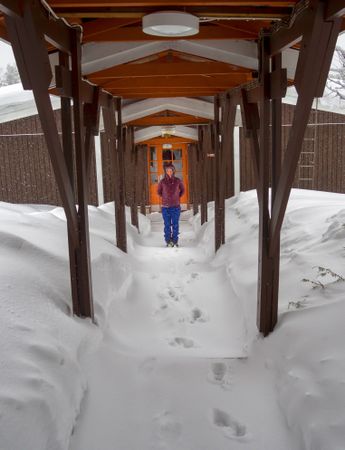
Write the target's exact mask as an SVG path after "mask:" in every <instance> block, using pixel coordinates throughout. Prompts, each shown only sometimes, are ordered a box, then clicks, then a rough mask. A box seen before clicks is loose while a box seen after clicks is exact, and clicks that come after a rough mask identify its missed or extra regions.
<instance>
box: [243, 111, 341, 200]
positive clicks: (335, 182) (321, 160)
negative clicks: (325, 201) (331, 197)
mask: <svg viewBox="0 0 345 450" xmlns="http://www.w3.org/2000/svg"><path fill="white" fill-rule="evenodd" d="M294 109H295V107H294V106H291V105H283V132H282V142H283V150H284V149H285V148H286V145H287V142H288V138H289V133H290V129H291V124H292V120H293V113H294ZM344 150H345V115H341V114H335V113H330V112H325V111H319V110H312V111H311V113H310V117H309V123H308V126H307V129H306V132H305V135H304V141H303V147H302V152H301V156H300V159H299V163H298V167H297V170H296V175H295V180H294V183H293V187H296V188H302V189H303V188H304V189H315V190H319V191H328V192H340V193H345V151H344ZM240 186H241V191H247V190H249V189H253V188H254V187H255V179H254V171H253V166H252V158H251V153H250V144H249V139H246V138H245V137H244V133H243V128H241V129H240Z"/></svg>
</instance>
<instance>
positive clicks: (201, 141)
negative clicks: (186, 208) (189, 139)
mask: <svg viewBox="0 0 345 450" xmlns="http://www.w3.org/2000/svg"><path fill="white" fill-rule="evenodd" d="M205 131H206V125H205V126H199V127H198V153H199V157H200V180H202V181H201V182H200V184H199V187H200V219H201V225H203V224H204V223H205V222H207V165H206V164H207V151H206V142H205V138H206V136H205V135H206V132H205Z"/></svg>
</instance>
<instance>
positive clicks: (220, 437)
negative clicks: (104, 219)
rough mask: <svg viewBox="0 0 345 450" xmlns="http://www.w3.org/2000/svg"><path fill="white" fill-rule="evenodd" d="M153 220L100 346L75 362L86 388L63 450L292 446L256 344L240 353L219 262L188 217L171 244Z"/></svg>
mask: <svg viewBox="0 0 345 450" xmlns="http://www.w3.org/2000/svg"><path fill="white" fill-rule="evenodd" d="M157 218H158V220H157ZM152 219H153V221H152V230H151V233H150V234H149V235H146V236H143V237H139V239H138V241H137V242H136V243H135V251H131V252H130V255H129V259H130V264H131V266H132V280H131V283H130V284H129V288H128V290H127V291H126V292H124V293H123V296H122V297H121V298H117V299H116V300H115V301H114V302H113V304H112V307H111V310H110V314H109V321H108V328H107V332H106V334H105V337H104V339H103V342H102V344H101V346H100V348H99V349H98V350H97V351H96V352H94V353H92V354H89V355H88V356H87V357H86V358H85V359H84V361H82V364H83V366H84V369H85V371H86V374H87V379H88V393H87V395H86V397H85V399H84V402H83V404H82V412H81V414H80V417H79V420H78V423H77V424H76V427H75V431H74V434H73V436H72V439H71V444H70V450H115V449H116V450H156V449H157V450H163V449H164V450H223V449H224V450H225V449H246V450H267V449H275V450H292V449H294V450H295V449H296V448H297V447H296V446H295V445H294V443H293V442H292V436H291V435H290V434H289V432H288V430H287V427H286V423H285V422H284V419H283V417H282V414H281V411H280V410H279V407H278V405H277V402H276V392H275V387H274V379H273V374H272V371H271V370H269V368H267V367H266V366H265V363H264V361H265V360H266V358H265V355H263V354H262V351H263V350H262V348H263V347H262V346H261V345H260V343H258V344H254V346H253V347H252V353H251V356H250V357H249V358H247V351H248V350H247V345H248V342H247V339H248V337H247V335H246V323H245V317H244V313H243V310H242V306H241V301H240V299H239V298H237V297H236V294H235V292H234V291H233V290H232V285H231V282H230V279H229V276H228V275H227V274H226V271H225V268H224V266H218V267H216V266H215V265H212V264H211V263H210V261H209V260H208V258H207V256H206V254H205V252H204V251H203V247H202V244H201V243H200V242H199V243H198V242H197V240H196V239H195V235H194V232H193V230H192V227H191V226H190V224H189V223H188V222H187V221H181V238H180V243H181V247H179V248H173V249H171V248H165V247H163V243H162V223H161V221H160V220H159V215H153V216H152Z"/></svg>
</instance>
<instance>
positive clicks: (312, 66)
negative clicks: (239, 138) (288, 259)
mask: <svg viewBox="0 0 345 450" xmlns="http://www.w3.org/2000/svg"><path fill="white" fill-rule="evenodd" d="M324 12H325V4H324V3H323V2H321V1H319V2H318V5H317V8H315V10H314V14H313V23H312V28H311V30H309V31H308V33H307V35H308V40H307V41H305V43H306V45H307V47H306V49H305V50H303V51H302V52H301V54H300V57H299V59H301V58H303V60H301V61H300V60H299V61H298V66H297V67H298V70H297V71H296V83H297V86H298V92H299V95H298V100H297V105H296V108H295V114H294V118H293V123H292V128H291V131H290V137H289V142H288V144H287V149H286V152H285V157H284V161H283V170H282V173H281V176H280V179H279V183H278V186H277V193H276V197H275V201H274V205H273V210H272V222H271V229H270V236H271V240H270V255H272V254H273V253H274V251H275V249H276V248H277V246H278V243H279V233H280V229H281V225H282V222H283V219H284V214H285V210H286V206H287V203H288V199H289V195H290V191H291V186H292V183H293V180H294V176H295V171H296V167H297V163H298V159H299V155H300V151H301V147H302V142H303V138H304V133H305V129H306V126H307V123H308V119H309V114H310V110H311V107H312V103H313V100H314V97H315V95H316V94H317V93H318V91H319V89H320V84H319V81H320V74H321V72H323V71H325V69H326V67H325V61H328V62H329V61H330V54H333V52H334V47H333V48H332V47H331V45H329V44H330V42H333V44H334V45H335V43H334V39H333V36H334V34H335V33H336V31H337V30H336V29H335V28H334V27H340V21H339V19H336V20H335V21H334V25H332V23H330V22H325V21H324Z"/></svg>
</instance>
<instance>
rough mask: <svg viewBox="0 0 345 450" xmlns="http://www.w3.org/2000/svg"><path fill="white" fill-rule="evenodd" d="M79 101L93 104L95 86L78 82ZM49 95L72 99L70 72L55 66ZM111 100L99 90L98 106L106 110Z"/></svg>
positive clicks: (82, 81)
mask: <svg viewBox="0 0 345 450" xmlns="http://www.w3.org/2000/svg"><path fill="white" fill-rule="evenodd" d="M80 85H81V93H80V95H81V99H82V101H83V103H91V104H92V103H93V101H94V89H95V85H92V84H90V83H89V82H87V81H86V80H81V81H80ZM50 93H51V94H54V95H58V96H60V97H67V98H73V91H72V72H71V70H69V69H68V68H66V67H61V66H55V87H54V88H51V89H50ZM111 98H112V95H110V94H109V93H108V92H105V91H103V90H100V92H99V105H100V106H102V107H103V108H107V107H108V104H109V100H110V99H111Z"/></svg>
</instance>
